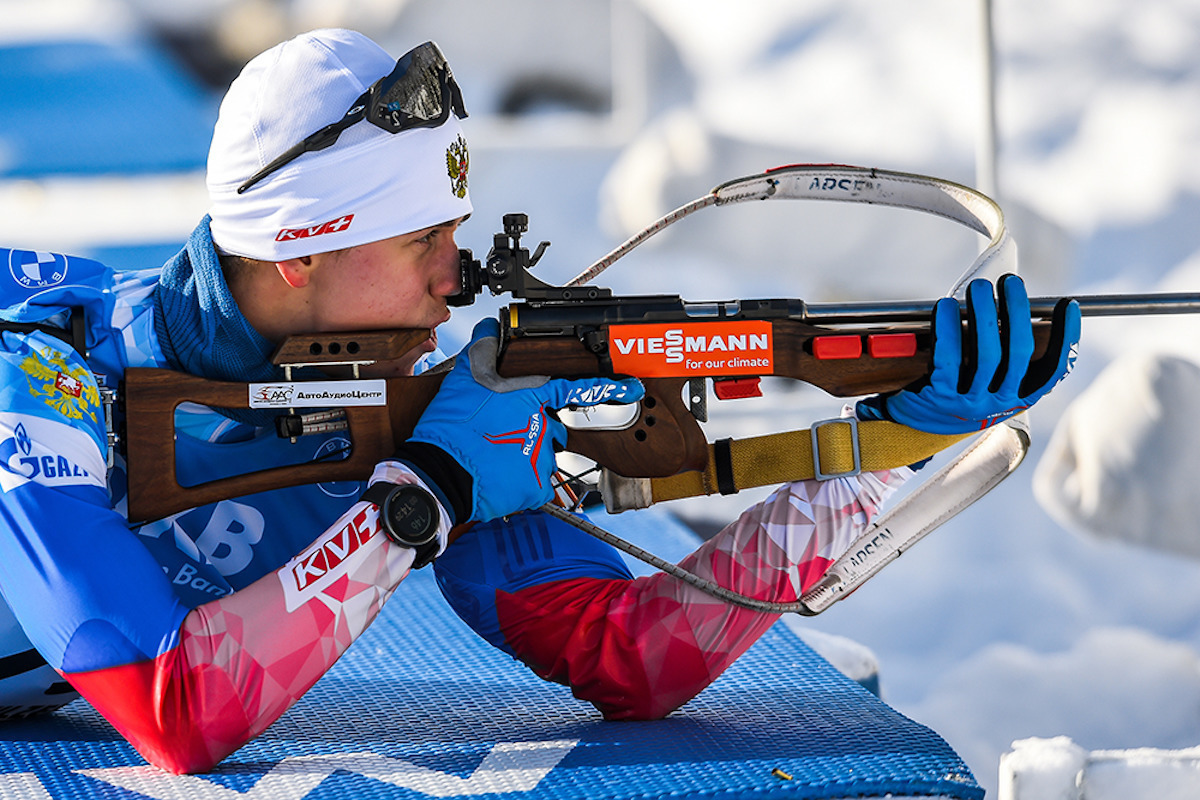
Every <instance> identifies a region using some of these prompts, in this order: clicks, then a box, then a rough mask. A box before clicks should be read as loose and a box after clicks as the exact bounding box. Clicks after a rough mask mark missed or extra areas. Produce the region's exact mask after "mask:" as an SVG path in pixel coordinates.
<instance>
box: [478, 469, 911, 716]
mask: <svg viewBox="0 0 1200 800" xmlns="http://www.w3.org/2000/svg"><path fill="white" fill-rule="evenodd" d="M911 474H912V471H911V470H909V469H907V468H904V469H901V470H894V471H890V472H878V473H871V474H863V475H860V476H857V477H853V478H839V479H836V480H831V481H826V482H821V483H818V482H816V481H802V482H796V483H791V484H787V485H785V486H782V487H780V488H779V489H778V490H776V491H775V492H774V493H773V494H772V495H771V496H770V497H768V498H767V499H766V500H765V501H763V502H762V503H759V504H758V505H755V506H753V507H752V508H750V509H748V510H747V511H745V512H744V513H743V514H742V515H741V516H740V517H739V518H738V519H737V520H736V521H735V522H733V523H732V524H730V525H728V526H727V527H726V528H725V529H724V530H722V531H721V532H720V533H719V534H717V535H716V536H715V537H713V538H712V539H710V540H709V541H707V542H705V543H704V545H703V546H701V547H700V548H699V549H698V550H697V551H696V552H695V553H693V554H692V555H690V556H688V557H687V558H686V559H684V560H683V561H682V562H680V563H681V565H682V566H684V567H685V568H687V569H688V570H689V571H691V572H694V573H696V574H698V575H699V576H700V577H703V578H707V579H709V580H711V581H714V582H715V583H717V584H718V585H720V586H723V587H725V588H728V589H732V590H734V591H737V592H739V593H742V594H745V595H748V596H750V597H753V598H756V599H760V600H773V601H778V602H792V601H795V600H797V599H798V598H799V597H800V595H801V594H802V593H803V592H804V591H805V590H806V589H808V588H809V587H810V586H812V585H813V584H814V583H815V582H816V581H818V580H819V579H820V578H821V577H822V576H823V575H824V574H825V572H826V570H828V568H829V565H830V564H832V563H833V561H834V560H836V559H837V558H838V557H839V556H840V555H841V554H842V553H844V552H845V551H846V550H847V549H848V548H849V546H850V544H851V543H853V542H854V540H855V539H856V538H857V537H858V535H859V534H860V533H861V532H862V531H863V530H864V529H865V528H866V526H867V525H868V524H870V521H871V520H872V519H873V518H874V517H875V516H876V515H877V514H878V512H879V508H880V506H881V505H882V504H883V502H884V501H885V500H886V499H887V498H888V497H889V496H890V495H891V494H892V493H893V492H894V491H895V490H896V489H897V488H898V487H899V486H900V485H901V484H902V483H903V482H904V480H906V479H907V477H908V476H909V475H911ZM501 595H502V596H500V597H498V598H497V609H498V611H499V614H500V622H501V626H502V628H503V629H504V631H505V636H506V638H507V641H508V642H509V644H510V645H511V646H512V647H513V649H514V650H515V651H516V653H517V654H518V656H519V657H520V658H521V659H522V660H523V661H525V662H526V663H527V664H528V665H529V666H530V667H531V668H532V669H533V670H534V671H535V672H537V673H538V674H539V675H540V676H542V677H543V678H545V679H547V680H552V681H555V682H557V683H563V684H566V685H569V686H570V687H571V688H572V690H573V692H574V694H575V696H576V697H579V698H581V699H584V700H587V701H589V702H591V703H593V704H594V705H595V706H596V707H597V708H598V709H600V711H601V712H602V713H603V714H604V715H605V717H607V718H610V719H655V718H658V717H662V716H665V715H666V714H669V713H670V712H671V711H673V710H675V709H676V708H678V707H679V706H681V705H683V704H684V703H685V702H687V701H688V700H690V699H691V698H692V697H694V696H695V695H696V694H698V693H699V692H700V691H701V690H702V689H704V687H706V686H708V685H709V684H710V683H712V682H713V681H714V680H716V679H717V677H718V676H719V675H720V674H721V673H722V672H724V671H725V669H727V668H728V667H729V665H730V664H732V663H733V662H734V661H735V660H737V658H738V657H739V656H740V655H741V654H742V653H744V652H745V651H746V650H747V649H748V648H749V647H750V645H751V644H753V643H754V642H755V640H757V639H758V637H759V636H761V635H762V634H763V633H764V632H765V631H766V630H767V628H769V627H770V626H771V625H772V624H774V622H775V621H776V620H777V619H778V618H779V615H777V614H768V613H764V612H760V611H752V610H749V609H746V608H742V607H740V606H734V605H731V604H729V603H727V602H725V601H722V600H718V599H717V598H714V597H712V596H711V595H708V594H706V593H704V592H702V591H701V590H699V589H697V588H695V587H693V586H691V585H690V584H687V583H684V582H683V581H681V580H679V579H677V578H674V577H672V576H670V575H666V574H663V573H658V574H655V575H651V576H649V577H645V578H638V579H636V580H633V581H619V580H598V579H589V578H579V579H574V580H564V581H558V582H554V583H547V584H541V585H539V586H535V587H532V588H529V589H525V590H522V591H519V592H515V593H512V594H504V593H501Z"/></svg>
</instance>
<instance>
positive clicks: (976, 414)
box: [856, 275, 1081, 433]
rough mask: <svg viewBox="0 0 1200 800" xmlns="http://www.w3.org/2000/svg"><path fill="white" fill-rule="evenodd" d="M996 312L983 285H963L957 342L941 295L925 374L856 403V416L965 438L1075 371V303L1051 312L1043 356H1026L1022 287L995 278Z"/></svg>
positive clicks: (953, 305)
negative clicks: (963, 305)
mask: <svg viewBox="0 0 1200 800" xmlns="http://www.w3.org/2000/svg"><path fill="white" fill-rule="evenodd" d="M999 286H1000V299H999V313H997V307H996V306H997V301H996V298H995V297H993V296H992V284H991V282H990V281H986V280H982V279H977V280H974V281H971V283H970V284H969V285H968V286H967V333H966V337H965V340H964V337H963V333H962V323H961V321H960V319H959V313H960V311H959V306H958V301H957V300H955V299H954V298H952V297H943V298H942V299H940V300H938V301H937V304H936V305H935V306H934V309H933V371H932V372H931V373H930V374H929V375H928V376H927V377H926V378H923V379H922V380H920V381H918V382H916V383H914V384H912V385H911V386H907V387H905V388H904V389H902V390H900V391H899V392H896V393H894V394H888V395H876V396H874V397H869V398H867V399H865V400H863V401H861V402H860V403H859V404H858V407H857V409H856V413H857V416H858V418H859V419H863V420H868V419H885V420H890V421H892V422H898V423H900V424H902V425H907V426H908V427H910V428H916V429H917V430H922V431H927V432H929V433H970V432H972V431H978V430H982V429H984V428H988V427H990V426H992V425H995V424H996V423H998V422H1001V421H1002V420H1005V419H1008V418H1009V417H1011V416H1013V415H1014V414H1017V413H1019V412H1021V411H1024V410H1025V409H1027V408H1029V407H1030V406H1032V405H1033V404H1034V403H1036V402H1037V401H1038V400H1040V399H1041V398H1042V397H1043V396H1044V395H1046V394H1047V393H1049V391H1050V390H1051V389H1052V388H1054V385H1055V384H1057V383H1058V382H1059V381H1060V380H1062V379H1063V378H1064V377H1066V375H1067V373H1069V372H1070V371H1071V368H1072V367H1074V366H1075V357H1076V354H1077V352H1078V347H1079V329H1080V316H1081V315H1080V311H1079V303H1077V302H1075V301H1074V300H1070V299H1067V298H1063V299H1062V300H1059V301H1058V304H1057V305H1056V306H1055V307H1054V314H1053V316H1052V318H1051V327H1050V331H1051V332H1050V343H1049V346H1048V347H1047V349H1046V353H1045V355H1043V356H1042V357H1041V358H1039V359H1037V360H1036V361H1033V360H1032V357H1033V349H1034V342H1033V325H1032V322H1031V319H1030V312H1029V297H1028V296H1027V295H1026V294H1025V283H1024V281H1022V280H1021V279H1020V278H1019V277H1017V276H1016V275H1005V276H1004V277H1002V278H1001V279H1000V282H999Z"/></svg>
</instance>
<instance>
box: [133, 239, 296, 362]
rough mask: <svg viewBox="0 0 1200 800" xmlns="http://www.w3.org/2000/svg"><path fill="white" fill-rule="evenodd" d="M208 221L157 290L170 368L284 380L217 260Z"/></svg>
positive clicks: (157, 317)
mask: <svg viewBox="0 0 1200 800" xmlns="http://www.w3.org/2000/svg"><path fill="white" fill-rule="evenodd" d="M208 226H209V217H207V216H206V217H205V218H204V219H203V220H201V221H200V224H199V225H198V226H196V230H194V231H192V235H191V237H189V239H188V243H187V246H186V247H184V248H183V250H181V251H179V254H178V255H176V256H175V257H174V258H172V259H171V260H170V261H168V262H167V263H166V264H165V265H164V266H163V269H162V277H161V278H160V280H159V284H158V287H157V288H156V289H155V295H154V299H155V303H154V327H155V332H156V333H157V334H158V341H159V344H160V345H161V346H162V350H163V353H164V354H165V355H166V357H167V360H168V362H169V363H170V365H171V368H172V369H175V370H179V371H181V372H187V373H189V374H191V375H197V376H199V377H202V378H210V379H213V380H224V381H242V382H250V381H253V382H261V381H276V380H282V378H283V369H282V368H281V367H276V366H275V365H273V364H272V363H271V361H270V356H271V352H272V351H273V350H274V349H275V347H274V345H273V344H271V342H270V341H268V340H267V339H265V338H264V337H263V336H262V334H260V333H259V332H258V331H256V330H254V328H252V327H251V326H250V323H249V322H247V321H246V318H245V317H244V316H242V312H241V311H240V310H239V309H238V307H237V303H236V302H235V301H234V299H233V295H232V294H231V293H230V291H229V286H228V285H227V284H226V283H225V276H224V274H223V273H222V272H221V263H220V262H219V261H218V260H217V252H216V248H215V247H214V245H213V241H212V234H211V233H210V232H209V227H208Z"/></svg>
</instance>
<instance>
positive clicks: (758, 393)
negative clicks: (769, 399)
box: [713, 378, 762, 400]
mask: <svg viewBox="0 0 1200 800" xmlns="http://www.w3.org/2000/svg"><path fill="white" fill-rule="evenodd" d="M760 383H762V378H713V393H714V394H715V395H716V396H717V399H718V400H738V399H741V398H743V397H762V387H761V386H759V384H760Z"/></svg>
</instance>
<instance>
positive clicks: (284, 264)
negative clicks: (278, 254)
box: [275, 256, 313, 289]
mask: <svg viewBox="0 0 1200 800" xmlns="http://www.w3.org/2000/svg"><path fill="white" fill-rule="evenodd" d="M275 269H277V270H279V274H280V275H282V276H283V279H284V280H285V281H287V285H288V286H290V287H292V288H293V289H301V288H303V287H305V286H307V285H308V281H309V278H310V277H311V276H312V271H313V260H312V257H311V256H301V257H300V258H289V259H288V260H287V261H276V262H275Z"/></svg>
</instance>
